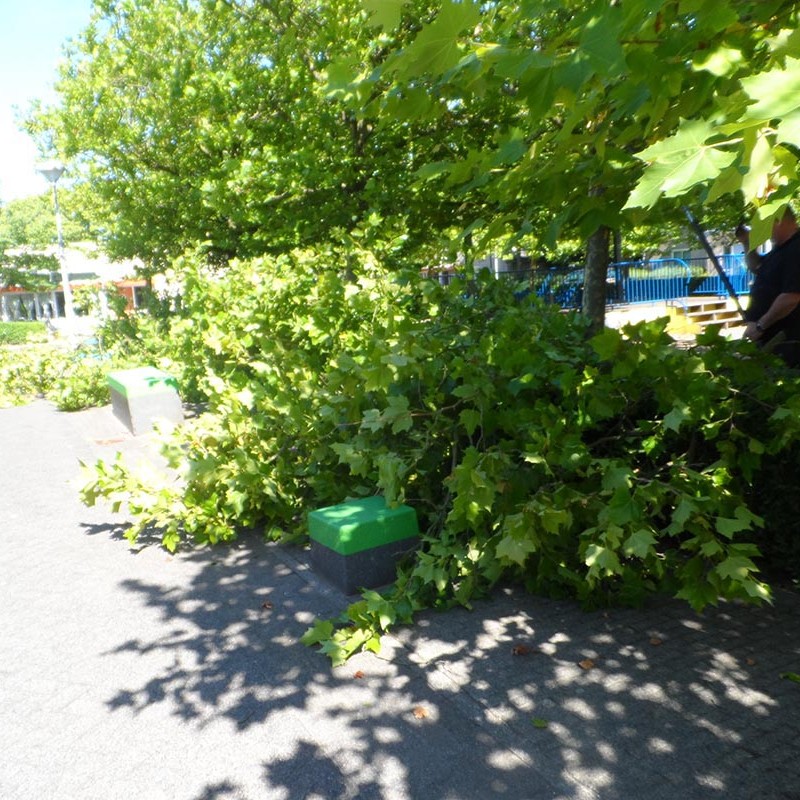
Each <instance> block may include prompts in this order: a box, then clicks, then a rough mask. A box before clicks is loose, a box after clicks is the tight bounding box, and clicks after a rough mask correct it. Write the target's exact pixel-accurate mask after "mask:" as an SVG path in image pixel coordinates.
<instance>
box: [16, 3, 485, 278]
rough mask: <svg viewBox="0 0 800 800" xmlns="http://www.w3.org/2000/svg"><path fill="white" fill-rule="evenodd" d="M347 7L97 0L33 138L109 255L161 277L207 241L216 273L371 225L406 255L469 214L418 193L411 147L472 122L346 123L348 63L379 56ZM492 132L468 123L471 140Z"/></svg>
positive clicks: (370, 64) (349, 116) (441, 114)
mask: <svg viewBox="0 0 800 800" xmlns="http://www.w3.org/2000/svg"><path fill="white" fill-rule="evenodd" d="M351 12H352V8H351V5H350V4H349V3H346V2H343V1H338V2H332V3H326V4H322V5H320V4H317V3H311V2H296V1H292V2H290V1H289V0H286V1H285V2H274V3H268V4H256V3H246V2H200V3H185V2H181V1H180V0H137V2H133V0H122V2H113V3H111V2H97V3H96V4H95V13H94V17H93V21H92V24H91V25H90V26H89V28H88V29H87V30H86V31H85V32H84V34H83V35H82V36H81V37H80V38H79V40H78V41H77V43H76V44H75V45H74V46H73V49H72V50H71V52H70V53H69V57H68V59H67V63H66V66H65V67H64V70H63V72H62V75H61V80H60V82H59V84H58V90H59V93H60V98H61V102H60V105H59V106H58V107H55V108H51V109H39V111H38V113H36V114H34V115H33V117H32V120H31V123H30V128H31V130H32V131H33V132H34V133H36V134H37V135H38V136H39V138H40V140H41V141H42V142H44V143H45V145H47V144H48V143H49V144H50V145H52V146H54V147H56V148H57V149H58V151H59V154H60V155H61V156H62V157H63V158H65V159H69V160H71V161H72V162H74V163H76V164H77V165H78V169H79V171H80V172H81V174H82V175H83V177H84V179H85V180H86V181H87V182H88V183H89V185H90V186H91V187H92V191H93V193H94V195H95V197H96V198H97V200H98V202H99V204H100V206H101V207H102V209H103V210H104V213H103V214H102V215H98V216H101V217H102V218H103V219H105V220H106V230H105V232H104V234H105V239H106V241H107V247H108V249H109V251H110V252H111V253H112V254H113V255H121V256H140V257H142V258H143V259H144V260H145V261H146V262H147V263H150V264H153V265H156V266H161V265H164V264H166V263H167V262H169V260H170V259H171V258H173V257H175V256H176V255H178V254H180V253H183V252H184V251H185V250H186V249H193V248H195V247H197V246H200V247H201V248H202V249H203V251H204V252H206V253H207V254H208V256H209V257H210V258H211V259H213V260H216V261H218V262H224V261H225V260H227V259H229V258H231V257H233V256H238V257H249V256H252V255H258V254H261V253H264V252H278V251H282V250H286V249H288V248H291V247H294V246H297V245H301V244H306V243H308V242H313V241H316V240H319V239H326V238H331V237H333V238H335V237H336V233H335V232H336V231H337V230H339V229H343V230H351V229H354V228H357V227H359V225H360V224H361V223H362V222H363V221H365V220H367V219H372V220H373V222H378V221H379V222H380V223H381V226H382V229H383V235H384V236H386V237H387V238H392V237H401V238H400V239H398V242H399V243H401V244H403V245H404V247H405V249H406V250H410V249H419V248H420V247H425V246H428V245H429V243H430V242H431V240H432V239H434V240H435V239H436V238H437V236H438V235H439V233H440V232H441V231H444V230H447V229H448V228H451V227H455V228H456V229H458V228H461V227H463V226H464V225H466V224H467V222H468V220H469V219H470V217H472V216H474V213H466V212H465V209H464V208H462V206H463V202H462V201H461V200H460V199H455V200H453V201H450V202H446V201H445V200H444V198H443V197H442V195H441V193H437V194H436V198H435V201H434V200H433V199H431V197H430V196H429V195H430V192H427V191H426V190H425V187H419V186H412V184H413V180H412V173H413V170H414V166H413V165H414V164H415V163H416V159H418V158H419V156H418V155H415V154H416V153H418V152H419V151H422V152H423V153H426V152H427V153H431V154H432V156H431V157H433V155H435V152H436V147H437V145H436V144H435V142H434V137H435V135H436V134H437V132H438V131H439V130H440V129H441V128H442V127H443V126H444V127H448V126H449V127H452V128H454V129H459V130H460V129H463V128H464V119H463V118H462V117H459V116H458V115H452V114H451V115H450V116H449V117H448V115H447V113H446V112H447V107H446V105H444V104H438V105H437V108H436V109H434V111H435V112H436V113H431V114H429V115H428V116H427V117H424V115H423V117H424V118H421V119H420V121H419V122H416V123H412V122H411V121H410V120H405V121H399V122H398V124H396V125H394V126H392V127H384V128H382V129H381V130H376V129H375V126H374V125H373V124H372V122H371V120H370V119H368V118H363V117H360V116H358V115H356V114H354V113H353V111H352V109H351V108H350V106H349V104H348V103H347V102H346V101H345V100H346V98H344V97H343V96H342V95H343V93H344V94H346V92H345V91H344V89H341V90H340V89H339V88H337V86H338V83H337V81H338V80H339V78H338V77H337V76H339V75H340V74H341V70H342V65H352V64H359V65H366V67H365V68H368V69H373V68H374V67H375V65H376V64H377V63H379V62H380V60H381V58H382V57H383V55H382V54H383V53H385V52H388V47H386V46H384V47H380V46H375V42H374V41H373V38H372V35H371V32H370V31H369V29H368V28H366V27H365V26H364V25H363V18H362V16H361V15H359V14H355V15H354V14H352V13H351ZM404 35H406V36H407V35H408V34H407V33H406V34H404ZM401 38H402V36H401ZM491 125H492V120H491V119H482V120H474V121H471V122H470V124H469V125H468V126H467V127H468V128H469V130H470V134H469V135H470V136H472V139H473V142H477V141H478V140H479V139H480V138H481V137H482V136H485V135H488V131H489V129H490V127H491ZM423 160H427V159H423ZM420 163H421V162H420ZM373 227H374V225H373Z"/></svg>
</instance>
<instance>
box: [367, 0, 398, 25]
mask: <svg viewBox="0 0 800 800" xmlns="http://www.w3.org/2000/svg"><path fill="white" fill-rule="evenodd" d="M406 2H407V0H362V3H361V7H362V8H363V9H364V11H366V12H367V14H369V15H370V20H369V22H370V25H374V26H375V27H378V26H380V27H381V28H383V29H384V30H385V31H392V30H394V29H395V28H396V27H397V26H398V25H399V24H400V19H401V17H402V15H403V6H404V5H405V4H406Z"/></svg>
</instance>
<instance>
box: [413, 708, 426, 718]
mask: <svg viewBox="0 0 800 800" xmlns="http://www.w3.org/2000/svg"><path fill="white" fill-rule="evenodd" d="M412 713H413V714H414V716H415V717H416V718H417V719H425V718H426V717H427V716H428V709H427V708H425V706H414V709H413V711H412Z"/></svg>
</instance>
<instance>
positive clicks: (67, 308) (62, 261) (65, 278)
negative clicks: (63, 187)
mask: <svg viewBox="0 0 800 800" xmlns="http://www.w3.org/2000/svg"><path fill="white" fill-rule="evenodd" d="M56 183H57V181H53V205H54V206H55V209H56V231H57V233H58V263H59V266H60V268H61V285H62V287H63V290H64V316H65V317H66V320H67V326H68V327H69V333H70V334H71V333H72V332H73V323H74V321H75V307H74V305H73V303H72V287H71V286H70V285H69V272H68V271H67V259H66V256H65V253H64V231H63V228H62V226H61V207H60V206H59V205H58V187H57V186H56Z"/></svg>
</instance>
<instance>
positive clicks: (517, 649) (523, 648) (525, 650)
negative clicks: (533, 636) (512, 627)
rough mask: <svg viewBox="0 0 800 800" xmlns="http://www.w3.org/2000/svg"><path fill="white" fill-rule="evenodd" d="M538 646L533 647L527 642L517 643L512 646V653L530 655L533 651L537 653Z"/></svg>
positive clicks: (514, 654)
mask: <svg viewBox="0 0 800 800" xmlns="http://www.w3.org/2000/svg"><path fill="white" fill-rule="evenodd" d="M535 652H536V648H534V647H531V646H530V645H527V644H515V645H514V646H513V647H512V648H511V655H512V656H529V655H531V653H535Z"/></svg>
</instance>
